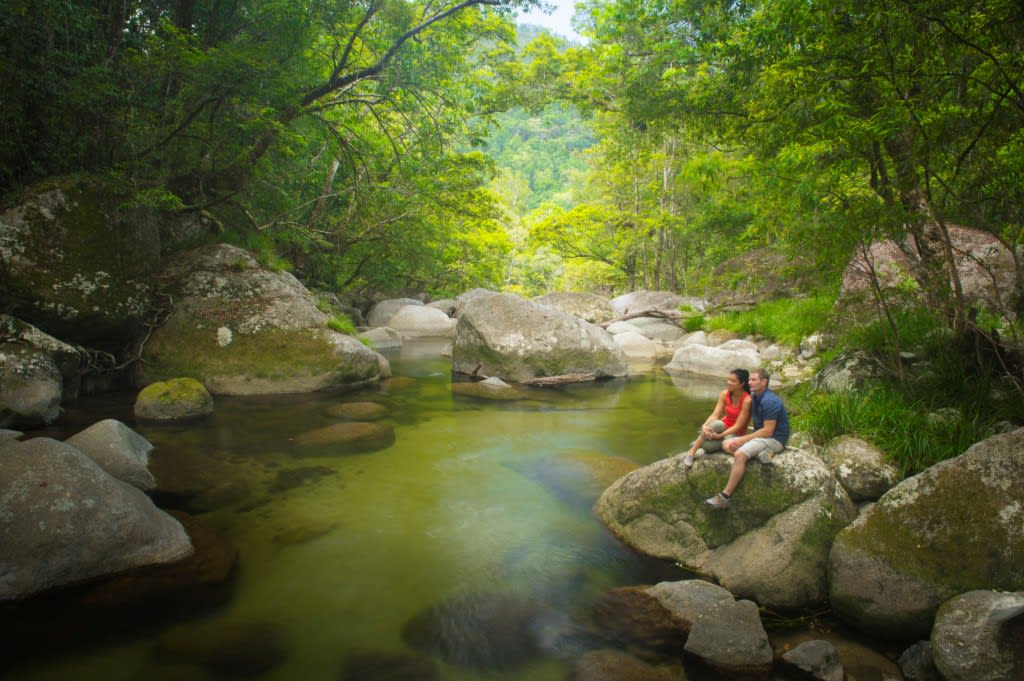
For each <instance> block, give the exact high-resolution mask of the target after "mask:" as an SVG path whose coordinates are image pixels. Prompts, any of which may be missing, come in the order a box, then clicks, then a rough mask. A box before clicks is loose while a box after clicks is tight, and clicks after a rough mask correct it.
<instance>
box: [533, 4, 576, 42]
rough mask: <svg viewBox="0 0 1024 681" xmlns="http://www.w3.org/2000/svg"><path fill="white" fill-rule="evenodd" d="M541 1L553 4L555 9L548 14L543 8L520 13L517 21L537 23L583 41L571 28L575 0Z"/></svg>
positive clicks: (567, 36)
mask: <svg viewBox="0 0 1024 681" xmlns="http://www.w3.org/2000/svg"><path fill="white" fill-rule="evenodd" d="M543 2H544V3H545V4H550V5H554V7H555V10H554V11H553V12H551V13H550V14H545V13H544V12H543V10H539V9H534V10H531V11H529V12H526V13H525V14H520V15H519V17H518V19H517V22H518V23H520V24H537V25H538V26H543V27H545V28H547V29H550V30H551V31H552V32H553V33H558V34H559V35H561V36H563V37H565V38H569V39H570V40H575V41H576V42H583V39H582V38H581V37H580V35H579V34H578V33H576V31H574V30H573V28H572V14H573V11H574V10H575V5H576V0H543Z"/></svg>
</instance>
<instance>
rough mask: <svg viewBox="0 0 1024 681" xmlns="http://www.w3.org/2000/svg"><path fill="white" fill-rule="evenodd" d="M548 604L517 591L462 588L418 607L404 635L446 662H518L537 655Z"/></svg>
mask: <svg viewBox="0 0 1024 681" xmlns="http://www.w3.org/2000/svg"><path fill="white" fill-rule="evenodd" d="M549 616H550V610H549V608H547V607H545V606H543V605H541V604H540V603H538V602H536V601H534V600H532V599H529V598H522V597H518V596H510V595H502V594H464V595H460V596H455V597H452V598H449V599H447V600H444V601H440V602H438V603H435V604H434V605H432V606H430V607H428V608H426V609H425V610H422V611H421V612H419V613H417V614H416V615H414V616H413V617H412V618H411V619H410V620H409V621H408V622H406V623H405V625H404V626H403V627H402V640H404V641H405V642H406V643H407V644H408V645H410V646H412V647H413V648H415V649H417V650H422V651H424V652H426V653H430V654H432V655H437V656H439V657H441V658H442V659H443V660H444V661H446V662H448V663H449V664H453V665H457V666H460V667H468V668H470V669H474V670H479V671H488V672H493V671H508V670H512V669H517V668H521V667H523V666H525V665H527V664H528V663H530V662H531V661H532V660H533V659H534V658H536V657H538V656H539V655H540V653H541V651H542V648H541V640H540V637H541V633H542V632H541V629H542V624H543V622H544V621H545V619H546V618H547V617H549Z"/></svg>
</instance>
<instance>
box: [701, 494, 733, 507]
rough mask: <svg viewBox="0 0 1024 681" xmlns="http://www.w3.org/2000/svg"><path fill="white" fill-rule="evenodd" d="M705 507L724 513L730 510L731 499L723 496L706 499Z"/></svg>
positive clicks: (718, 495) (717, 495)
mask: <svg viewBox="0 0 1024 681" xmlns="http://www.w3.org/2000/svg"><path fill="white" fill-rule="evenodd" d="M704 505H705V506H708V507H709V508H713V509H715V510H716V511H724V510H726V509H727V508H729V499H727V498H726V497H724V496H722V495H721V494H716V495H715V496H713V497H711V498H710V499H705V500H704Z"/></svg>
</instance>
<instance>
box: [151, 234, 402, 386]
mask: <svg viewBox="0 0 1024 681" xmlns="http://www.w3.org/2000/svg"><path fill="white" fill-rule="evenodd" d="M160 280H161V285H162V289H163V291H164V292H165V293H167V294H168V295H169V296H170V298H171V299H172V300H173V301H174V310H173V312H172V314H171V315H170V317H169V318H168V320H167V322H166V323H165V324H164V325H163V326H161V327H160V328H158V329H155V330H154V331H153V335H152V336H151V337H150V339H149V341H148V342H147V343H146V345H145V350H144V354H143V357H142V359H143V361H142V362H139V364H138V372H139V373H138V376H137V378H138V382H139V383H140V385H147V384H149V383H152V382H154V381H162V380H167V379H170V378H177V377H179V376H191V377H193V378H195V379H197V380H199V381H201V382H202V383H203V384H204V385H205V386H206V388H207V389H208V390H209V391H210V392H211V393H212V394H214V395H217V394H226V395H254V394H275V393H276V394H282V393H300V392H313V391H317V390H326V389H331V388H340V387H352V386H357V385H362V384H366V383H369V382H373V381H376V380H379V379H380V378H382V377H384V376H386V375H388V374H389V373H390V368H389V366H388V364H387V360H385V359H384V358H383V357H381V356H380V355H378V354H377V353H376V352H374V351H373V350H370V349H369V348H367V347H366V346H364V345H363V344H362V343H360V342H359V341H358V340H356V339H355V338H352V337H351V336H346V335H343V334H340V333H337V332H335V331H333V330H331V329H329V328H327V315H325V314H324V313H323V312H321V311H320V310H318V309H317V307H316V303H315V301H314V300H313V297H312V296H311V295H310V293H309V292H308V291H307V290H306V289H305V288H304V287H303V286H302V284H300V283H299V281H298V280H297V279H295V277H293V276H292V275H291V274H289V273H287V272H271V271H270V270H267V269H265V268H263V267H262V266H261V265H260V264H259V263H258V262H257V261H256V259H255V258H253V257H252V256H251V255H250V254H249V253H248V252H246V251H244V250H242V249H240V248H236V247H234V246H229V245H226V244H218V245H213V246H207V247H203V248H199V249H196V250H193V251H189V252H187V253H183V254H180V255H179V256H177V257H176V258H174V259H172V260H170V261H169V262H168V263H167V266H166V267H165V268H164V270H163V272H162V273H161V275H160Z"/></svg>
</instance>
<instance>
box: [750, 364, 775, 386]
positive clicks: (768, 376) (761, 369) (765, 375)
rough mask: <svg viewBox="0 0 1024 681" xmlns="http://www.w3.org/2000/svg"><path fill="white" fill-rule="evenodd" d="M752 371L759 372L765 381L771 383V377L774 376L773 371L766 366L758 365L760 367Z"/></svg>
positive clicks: (753, 372)
mask: <svg viewBox="0 0 1024 681" xmlns="http://www.w3.org/2000/svg"><path fill="white" fill-rule="evenodd" d="M750 373H752V374H757V375H758V376H759V377H760V378H761V380H762V381H764V382H765V383H769V382H770V381H771V378H772V375H771V373H770V372H769V371H768V370H767V369H765V368H764V367H758V368H756V369H754V370H753V371H751V372H750Z"/></svg>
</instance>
